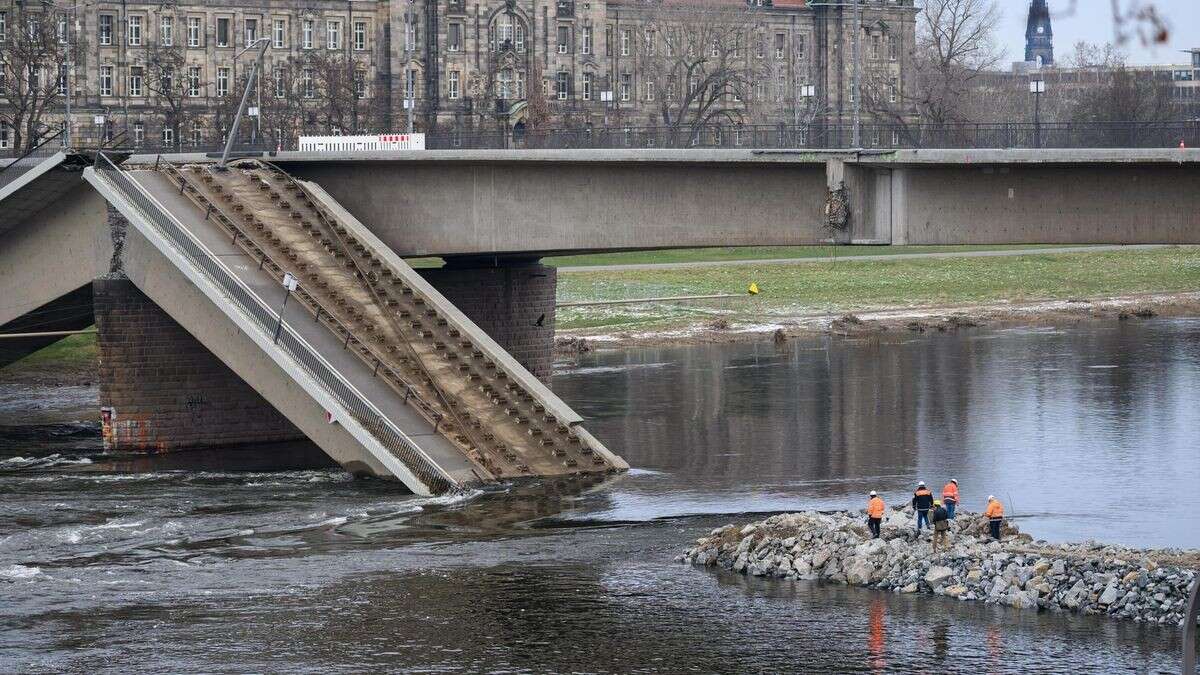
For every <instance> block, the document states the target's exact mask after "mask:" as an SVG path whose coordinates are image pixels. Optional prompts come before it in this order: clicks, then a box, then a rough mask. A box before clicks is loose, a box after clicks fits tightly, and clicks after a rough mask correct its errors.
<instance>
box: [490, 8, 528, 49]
mask: <svg viewBox="0 0 1200 675" xmlns="http://www.w3.org/2000/svg"><path fill="white" fill-rule="evenodd" d="M525 35H526V30H525V22H524V21H522V20H521V17H519V16H515V15H513V14H508V13H501V14H497V15H496V18H495V19H493V20H492V25H491V27H490V28H489V29H488V48H489V49H491V51H493V52H499V51H506V50H510V51H515V52H524V51H525Z"/></svg>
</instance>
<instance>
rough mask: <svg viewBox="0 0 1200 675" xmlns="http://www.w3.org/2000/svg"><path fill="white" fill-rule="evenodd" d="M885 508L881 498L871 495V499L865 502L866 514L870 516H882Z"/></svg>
mask: <svg viewBox="0 0 1200 675" xmlns="http://www.w3.org/2000/svg"><path fill="white" fill-rule="evenodd" d="M885 508H886V507H885V506H884V504H883V500H882V499H880V498H879V497H871V501H869V502H867V515H868V516H869V517H871V518H882V517H883V511H884V509H885Z"/></svg>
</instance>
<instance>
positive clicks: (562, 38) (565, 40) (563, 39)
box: [558, 26, 571, 54]
mask: <svg viewBox="0 0 1200 675" xmlns="http://www.w3.org/2000/svg"><path fill="white" fill-rule="evenodd" d="M570 45H571V28H570V27H569V26H559V27H558V53H559V54H566V53H567V52H569V51H570Z"/></svg>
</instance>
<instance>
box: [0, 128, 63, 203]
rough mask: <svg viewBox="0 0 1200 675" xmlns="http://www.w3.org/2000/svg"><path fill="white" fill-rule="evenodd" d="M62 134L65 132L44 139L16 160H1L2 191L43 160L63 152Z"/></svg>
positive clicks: (0, 179) (0, 182)
mask: <svg viewBox="0 0 1200 675" xmlns="http://www.w3.org/2000/svg"><path fill="white" fill-rule="evenodd" d="M62 134H63V132H62V131H61V130H60V131H58V132H57V133H54V134H51V135H49V136H47V137H46V138H43V139H42V140H41V141H40V142H39V143H38V144H37V145H35V146H33V149H32V150H29V151H28V152H26V153H25V154H23V155H21V156H20V157H17V158H16V159H0V190H3V189H4V188H5V187H6V186H7V185H9V184H10V183H12V182H13V181H15V180H17V179H18V178H20V177H21V176H24V175H25V174H26V173H27V172H28V171H29V170H30V169H32V168H33V167H35V166H37V165H38V164H41V163H42V160H44V159H46V158H47V157H51V156H53V155H54V153H56V152H58V151H60V150H62V143H61V142H60V138H61V136H62Z"/></svg>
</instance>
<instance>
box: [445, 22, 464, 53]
mask: <svg viewBox="0 0 1200 675" xmlns="http://www.w3.org/2000/svg"><path fill="white" fill-rule="evenodd" d="M446 49H448V50H449V51H452V52H457V51H462V24H461V23H452V24H450V27H449V29H448V30H447V31H446Z"/></svg>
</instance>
